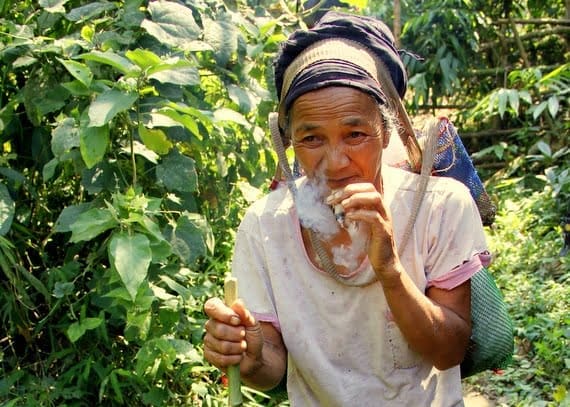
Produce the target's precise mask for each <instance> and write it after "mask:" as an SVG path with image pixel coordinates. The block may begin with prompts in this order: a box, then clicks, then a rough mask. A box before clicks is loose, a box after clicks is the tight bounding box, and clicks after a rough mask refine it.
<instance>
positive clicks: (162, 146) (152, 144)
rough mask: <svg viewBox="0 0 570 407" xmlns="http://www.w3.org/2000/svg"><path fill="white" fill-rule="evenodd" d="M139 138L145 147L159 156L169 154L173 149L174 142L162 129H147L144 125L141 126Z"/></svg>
mask: <svg viewBox="0 0 570 407" xmlns="http://www.w3.org/2000/svg"><path fill="white" fill-rule="evenodd" d="M139 136H140V138H141V140H142V141H143V143H144V145H145V146H147V147H148V148H149V149H150V150H152V151H154V152H155V153H157V154H160V155H165V154H168V152H169V151H170V149H171V148H172V142H171V141H170V140H169V139H168V137H166V134H165V133H164V132H163V131H162V130H160V129H147V128H146V127H145V126H144V125H143V124H142V123H141V124H139Z"/></svg>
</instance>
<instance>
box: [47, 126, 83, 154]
mask: <svg viewBox="0 0 570 407" xmlns="http://www.w3.org/2000/svg"><path fill="white" fill-rule="evenodd" d="M75 147H79V128H78V127H77V125H76V123H75V120H74V119H72V118H70V117H68V118H65V119H64V120H62V121H61V122H60V123H59V124H58V126H57V127H56V128H55V129H53V131H52V132H51V151H52V152H53V155H54V156H56V157H58V158H59V157H61V156H63V155H64V154H65V153H66V152H68V151H69V150H71V149H72V148H75Z"/></svg>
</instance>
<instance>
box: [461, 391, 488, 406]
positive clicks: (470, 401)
mask: <svg viewBox="0 0 570 407" xmlns="http://www.w3.org/2000/svg"><path fill="white" fill-rule="evenodd" d="M463 401H465V407H494V406H495V403H493V401H492V400H489V399H487V398H486V397H485V396H484V395H482V394H480V393H477V392H475V391H471V392H469V393H467V394H466V395H465V397H464V398H463Z"/></svg>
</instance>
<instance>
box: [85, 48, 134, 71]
mask: <svg viewBox="0 0 570 407" xmlns="http://www.w3.org/2000/svg"><path fill="white" fill-rule="evenodd" d="M78 58H81V59H85V60H87V61H95V62H99V63H101V64H105V65H109V66H112V67H113V68H115V69H117V70H118V71H119V72H121V73H123V74H128V73H131V72H136V71H137V70H138V69H137V67H136V65H134V64H133V63H131V61H129V60H128V59H127V58H125V57H122V56H120V55H118V54H115V53H114V52H112V51H105V52H102V51H91V52H88V53H86V54H81V55H79V56H78Z"/></svg>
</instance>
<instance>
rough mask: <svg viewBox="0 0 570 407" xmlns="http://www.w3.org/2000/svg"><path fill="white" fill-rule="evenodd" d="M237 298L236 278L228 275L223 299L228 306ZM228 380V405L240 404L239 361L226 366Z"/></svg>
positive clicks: (241, 400)
mask: <svg viewBox="0 0 570 407" xmlns="http://www.w3.org/2000/svg"><path fill="white" fill-rule="evenodd" d="M237 298H238V287H237V278H235V277H228V278H227V279H226V281H225V283H224V301H225V302H226V305H227V306H228V307H231V306H232V304H233V303H234V302H235V301H236V300H237ZM227 374H228V382H229V392H230V394H229V406H230V407H235V406H241V405H242V404H243V398H242V395H241V380H240V377H239V375H240V374H239V363H238V364H237V365H232V366H228V371H227Z"/></svg>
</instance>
